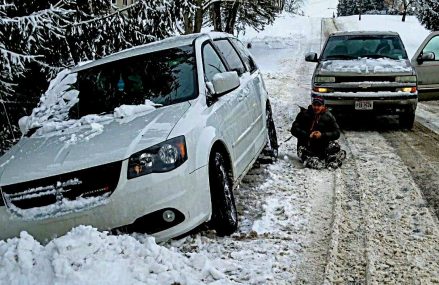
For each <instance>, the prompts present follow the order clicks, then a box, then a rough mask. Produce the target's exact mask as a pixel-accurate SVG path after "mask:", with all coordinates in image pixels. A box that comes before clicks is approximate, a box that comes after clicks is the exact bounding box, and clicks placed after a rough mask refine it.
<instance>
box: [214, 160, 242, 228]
mask: <svg viewBox="0 0 439 285" xmlns="http://www.w3.org/2000/svg"><path fill="white" fill-rule="evenodd" d="M209 184H210V191H211V202H212V220H211V224H212V226H213V228H214V229H215V230H216V232H217V234H218V235H219V236H225V235H230V234H232V233H233V232H235V231H236V229H237V228H238V212H237V210H236V205H235V198H234V196H233V183H232V178H231V175H230V167H229V166H228V164H227V163H226V161H225V158H224V156H223V154H222V153H221V152H219V151H215V152H213V153H212V155H211V157H210V161H209Z"/></svg>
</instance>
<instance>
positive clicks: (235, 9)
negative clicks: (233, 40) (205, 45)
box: [224, 0, 239, 34]
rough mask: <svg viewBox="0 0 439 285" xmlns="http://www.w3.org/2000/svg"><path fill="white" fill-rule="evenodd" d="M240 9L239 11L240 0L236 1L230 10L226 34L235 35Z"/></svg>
mask: <svg viewBox="0 0 439 285" xmlns="http://www.w3.org/2000/svg"><path fill="white" fill-rule="evenodd" d="M238 9H239V0H236V1H235V2H234V3H233V7H232V9H231V10H230V12H229V15H228V17H227V22H226V28H225V30H224V31H225V32H226V33H229V34H233V32H234V31H235V24H236V17H237V16H238Z"/></svg>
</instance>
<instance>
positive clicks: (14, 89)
mask: <svg viewBox="0 0 439 285" xmlns="http://www.w3.org/2000/svg"><path fill="white" fill-rule="evenodd" d="M68 13H69V12H68V11H66V10H64V9H61V8H59V7H55V6H51V4H50V2H44V3H43V2H39V1H35V2H34V1H23V0H21V1H8V0H1V1H0V54H1V57H0V101H1V102H0V104H1V106H0V108H1V110H2V112H1V115H0V117H1V123H0V154H1V153H2V151H3V150H4V149H5V148H7V147H9V146H10V145H11V144H12V143H13V142H14V141H15V140H17V139H18V138H19V137H20V134H19V132H18V127H17V121H18V118H19V117H21V116H23V115H25V114H26V112H28V111H29V109H30V105H33V104H32V103H34V102H36V101H37V100H38V98H39V96H40V95H41V90H42V89H43V88H45V85H46V83H45V81H46V79H47V78H46V76H44V74H50V73H56V72H57V71H58V70H59V69H58V67H59V66H55V65H53V63H54V62H56V61H57V59H56V57H60V56H62V52H58V51H57V52H56V53H54V52H53V51H54V50H53V46H57V47H58V49H59V50H62V46H63V44H62V43H63V42H65V38H64V36H63V34H64V30H63V29H62V28H60V26H61V25H64V24H65V23H66V20H65V19H66V17H67V15H68ZM55 43H56V44H55ZM60 43H61V44H60ZM64 46H65V45H64ZM46 55H47V56H46ZM34 74H38V75H40V78H42V82H41V81H32V84H21V83H23V80H24V78H26V77H29V76H32V75H34ZM41 74H42V76H41ZM43 86H44V87H43ZM29 87H32V89H30V88H29Z"/></svg>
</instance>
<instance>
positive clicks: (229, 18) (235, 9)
mask: <svg viewBox="0 0 439 285" xmlns="http://www.w3.org/2000/svg"><path fill="white" fill-rule="evenodd" d="M204 7H205V11H206V13H207V15H209V16H210V17H209V18H208V21H209V22H210V23H211V24H213V26H214V29H215V30H216V31H223V32H226V33H230V34H234V33H235V32H239V31H241V30H243V29H244V27H246V26H250V27H252V28H254V29H255V30H263V29H264V27H265V26H266V25H269V24H271V23H272V22H273V21H274V19H275V17H276V15H277V13H279V12H280V10H279V9H280V2H279V1H274V0H254V1H214V0H210V1H207V2H205V3H204Z"/></svg>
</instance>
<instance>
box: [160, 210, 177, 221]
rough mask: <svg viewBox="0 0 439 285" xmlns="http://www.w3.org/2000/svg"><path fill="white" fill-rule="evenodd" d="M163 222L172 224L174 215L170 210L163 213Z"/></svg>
mask: <svg viewBox="0 0 439 285" xmlns="http://www.w3.org/2000/svg"><path fill="white" fill-rule="evenodd" d="M163 220H165V222H168V223H172V222H173V221H174V220H175V213H174V212H173V211H171V210H166V211H164V212H163Z"/></svg>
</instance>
